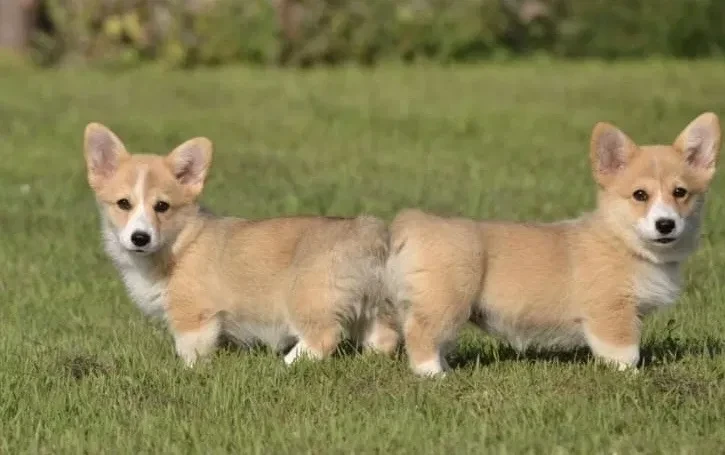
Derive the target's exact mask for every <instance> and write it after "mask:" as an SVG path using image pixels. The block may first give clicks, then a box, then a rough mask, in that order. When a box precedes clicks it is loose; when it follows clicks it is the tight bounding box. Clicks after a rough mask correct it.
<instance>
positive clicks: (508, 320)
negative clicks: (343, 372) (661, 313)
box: [388, 113, 720, 375]
mask: <svg viewBox="0 0 725 455" xmlns="http://www.w3.org/2000/svg"><path fill="white" fill-rule="evenodd" d="M590 145H591V150H590V157H591V165H592V170H593V174H594V179H595V181H596V183H597V184H598V203H597V208H596V210H595V211H594V212H592V213H589V214H586V215H583V216H581V217H580V218H578V219H574V220H568V221H563V222H558V223H551V224H534V223H532V224H517V223H508V222H487V221H482V222H479V221H472V220H469V219H463V218H442V217H438V216H434V215H430V214H426V213H423V212H421V211H417V210H407V211H403V212H401V213H400V214H399V215H398V216H397V217H396V218H395V219H394V220H393V222H392V225H391V228H390V235H391V253H390V258H389V262H388V274H389V279H390V281H391V285H392V288H393V289H394V290H395V293H396V297H395V300H396V304H397V305H398V307H399V309H400V311H401V319H402V326H403V333H404V337H405V343H406V349H407V352H408V357H409V361H410V364H411V367H412V369H413V370H414V371H415V372H417V373H418V374H420V375H436V374H440V373H443V372H444V371H445V370H446V369H447V368H448V367H447V365H446V361H445V359H444V355H445V353H446V349H447V347H449V346H450V345H451V343H453V342H455V340H456V336H457V334H458V332H459V329H460V328H461V327H462V326H463V325H464V324H465V323H466V322H467V321H471V322H473V323H474V324H476V325H478V326H479V327H481V328H482V329H484V330H486V331H487V332H489V333H492V334H495V335H498V336H500V337H502V338H503V339H505V340H507V341H509V342H510V343H511V344H512V345H513V346H514V347H516V348H519V349H524V348H526V347H528V346H536V347H557V348H572V347H576V346H580V345H588V346H589V347H590V348H591V350H592V352H593V354H594V355H595V356H596V357H597V358H599V359H603V360H605V361H608V362H611V363H613V364H615V365H617V366H618V367H619V368H620V369H624V368H627V367H631V366H636V364H637V363H638V360H639V343H640V319H641V317H642V316H644V315H645V314H647V313H648V312H650V311H651V310H653V309H655V308H658V307H662V306H666V305H669V304H671V303H673V302H674V301H675V300H676V299H677V298H678V295H679V293H680V288H681V277H680V274H681V267H682V263H683V261H685V259H687V257H688V256H689V255H690V254H692V253H693V251H694V250H695V248H696V246H697V242H698V236H699V232H700V223H701V218H702V212H703V202H704V197H705V193H706V191H707V189H708V186H709V184H710V181H711V179H712V177H713V174H714V172H715V165H716V161H717V157H718V153H719V146H720V126H719V122H718V118H717V116H716V115H715V114H712V113H705V114H702V115H700V116H699V117H697V118H696V119H695V120H694V121H693V122H692V123H690V124H689V125H688V126H687V127H686V128H685V129H684V131H682V133H681V134H680V135H679V136H678V137H677V139H676V140H675V142H674V144H673V145H672V146H665V145H650V146H641V147H640V146H637V145H636V144H635V143H634V142H633V141H632V140H631V139H630V138H629V137H627V135H625V134H624V133H623V132H622V131H620V130H619V129H617V128H616V127H614V126H612V125H610V124H607V123H599V124H597V125H596V126H595V127H594V130H593V133H592V138H591V144H590Z"/></svg>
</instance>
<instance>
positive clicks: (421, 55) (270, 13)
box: [0, 0, 725, 67]
mask: <svg viewBox="0 0 725 455" xmlns="http://www.w3.org/2000/svg"><path fill="white" fill-rule="evenodd" d="M723 24H725V2H723V1H722V0H667V1H662V0H586V1H583V0H0V48H6V49H10V50H12V51H13V53H15V54H20V55H22V56H24V57H27V58H29V59H31V60H32V61H34V62H36V63H38V64H41V65H56V64H63V63H68V62H79V61H80V62H95V63H101V64H121V65H134V64H138V63H140V62H143V61H148V60H153V61H159V62H161V63H163V64H165V65H170V66H182V67H188V66H194V65H220V64H228V63H234V62H246V63H255V64H268V65H270V64H286V65H312V64H321V63H325V64H329V63H340V62H355V63H360V64H365V65H368V64H374V63H377V62H380V61H384V60H398V61H406V62H410V61H416V60H418V61H419V60H429V61H430V60H432V61H437V62H459V61H474V60H480V59H508V58H515V57H517V56H521V55H531V54H536V55H539V54H543V55H551V56H555V57H562V58H577V57H599V58H606V59H614V58H636V57H645V56H647V57H651V56H668V57H684V58H695V57H712V56H721V55H722V54H723V50H725V27H723Z"/></svg>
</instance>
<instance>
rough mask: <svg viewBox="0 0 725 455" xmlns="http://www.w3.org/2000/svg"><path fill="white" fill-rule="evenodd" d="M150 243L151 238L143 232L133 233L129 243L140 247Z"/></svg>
mask: <svg viewBox="0 0 725 455" xmlns="http://www.w3.org/2000/svg"><path fill="white" fill-rule="evenodd" d="M150 241H151V236H150V235H149V234H148V233H147V232H144V231H134V232H133V233H132V234H131V243H133V244H134V245H135V246H138V247H142V246H146V245H148V244H149V242H150Z"/></svg>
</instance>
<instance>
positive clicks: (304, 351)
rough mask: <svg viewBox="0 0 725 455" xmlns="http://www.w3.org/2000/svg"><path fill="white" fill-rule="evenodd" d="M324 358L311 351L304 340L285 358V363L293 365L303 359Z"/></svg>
mask: <svg viewBox="0 0 725 455" xmlns="http://www.w3.org/2000/svg"><path fill="white" fill-rule="evenodd" d="M321 357H322V356H321V355H320V354H319V353H318V352H316V351H314V350H313V349H310V347H309V346H308V345H307V343H305V342H304V341H303V340H300V341H298V342H297V344H296V345H295V346H294V347H293V348H292V349H291V350H290V352H288V353H287V355H285V356H284V363H286V364H287V365H292V364H293V363H295V362H296V361H298V360H299V359H301V358H306V359H314V360H318V359H320V358H321Z"/></svg>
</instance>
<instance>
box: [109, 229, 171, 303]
mask: <svg viewBox="0 0 725 455" xmlns="http://www.w3.org/2000/svg"><path fill="white" fill-rule="evenodd" d="M103 240H104V246H105V249H106V252H107V253H108V255H109V256H110V257H111V259H112V260H113V263H114V264H115V265H116V268H118V271H119V272H120V274H121V278H123V282H124V284H125V285H126V290H127V291H128V294H129V296H130V297H131V299H132V300H133V301H134V302H135V303H136V305H137V306H138V307H139V308H140V309H141V311H143V312H144V313H145V314H146V315H147V316H152V317H163V316H164V310H165V308H166V288H167V280H166V279H165V278H161V277H159V273H158V271H157V270H156V268H155V267H154V264H153V262H152V260H151V258H150V257H148V256H139V255H137V254H135V253H132V252H129V251H127V250H126V249H125V248H123V246H121V244H120V242H119V241H118V239H117V238H116V236H115V235H114V233H113V232H111V231H110V230H107V229H104V236H103Z"/></svg>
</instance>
